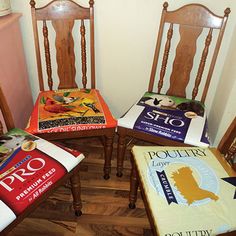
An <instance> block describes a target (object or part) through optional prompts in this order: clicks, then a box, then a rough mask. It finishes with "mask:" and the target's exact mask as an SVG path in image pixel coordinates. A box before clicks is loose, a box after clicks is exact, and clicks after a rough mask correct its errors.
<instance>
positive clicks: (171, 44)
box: [117, 2, 230, 176]
mask: <svg viewBox="0 0 236 236" xmlns="http://www.w3.org/2000/svg"><path fill="white" fill-rule="evenodd" d="M167 8H168V3H167V2H165V3H164V4H163V11H162V16H161V21H160V26H159V32H158V35H157V43H156V49H155V54H154V60H153V65H152V70H151V76H150V81H149V86H148V91H147V92H146V93H145V94H144V96H143V97H142V98H139V99H137V100H138V102H137V103H136V104H135V105H133V106H132V107H131V108H130V109H129V111H128V112H127V113H125V115H124V116H122V117H121V118H120V119H119V120H118V128H117V133H118V135H119V141H118V153H117V176H122V170H123V159H124V152H125V149H126V145H127V143H128V142H127V140H128V139H127V138H128V137H129V138H131V139H133V138H135V139H140V140H144V141H149V142H152V143H154V144H158V145H170V146H187V145H194V146H208V145H209V140H208V137H207V123H206V111H205V106H204V102H205V99H206V96H207V91H208V88H209V85H210V82H211V77H212V74H213V70H214V66H215V62H216V58H217V55H218V52H219V49H220V45H221V41H222V37H223V34H224V30H225V26H226V22H227V19H228V15H229V13H230V9H229V8H227V9H225V11H224V13H225V14H224V16H222V17H221V16H217V15H215V14H214V13H212V12H211V11H210V10H209V9H207V8H206V7H205V6H203V5H200V4H189V5H185V6H183V7H181V8H179V9H177V10H174V11H168V10H167ZM165 35H166V40H165V39H164V38H165ZM178 37H179V40H178ZM213 39H215V41H214V40H213ZM164 41H165V42H164ZM204 41H205V42H204ZM201 42H203V45H201ZM175 46H176V47H175ZM161 52H163V58H162V63H161V65H159V63H158V62H159V54H160V53H161ZM208 54H209V55H208ZM172 55H174V57H171V56H172ZM172 62H173V64H172ZM205 64H206V65H208V66H206V67H205ZM194 65H198V66H197V68H195V67H196V66H194ZM158 66H159V67H158ZM167 68H168V69H167ZM171 68H172V71H171ZM157 69H158V70H159V76H158V75H156V73H157ZM205 69H206V70H205ZM207 69H208V71H207ZM157 77H158V81H157ZM190 90H191V91H192V92H191V95H190ZM187 98H189V99H187ZM198 100H200V101H198Z"/></svg>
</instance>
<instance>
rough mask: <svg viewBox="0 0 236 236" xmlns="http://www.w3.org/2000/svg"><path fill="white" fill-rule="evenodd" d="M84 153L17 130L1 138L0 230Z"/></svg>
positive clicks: (73, 165)
mask: <svg viewBox="0 0 236 236" xmlns="http://www.w3.org/2000/svg"><path fill="white" fill-rule="evenodd" d="M83 158H84V155H83V154H81V153H80V152H78V151H75V150H71V149H68V148H63V149H62V148H60V147H59V146H56V145H54V144H52V143H50V142H47V141H46V140H43V139H41V138H38V137H36V136H34V135H31V134H29V133H27V132H25V131H22V130H20V129H13V130H11V131H10V132H8V133H7V134H5V135H2V136H1V137H0V232H1V231H2V230H3V229H4V228H6V227H7V226H8V225H9V224H10V223H11V222H13V221H14V220H15V219H16V217H17V216H19V215H20V214H21V213H22V212H23V211H24V210H25V209H26V208H27V207H28V206H30V204H31V203H33V202H34V201H35V200H36V199H37V198H38V197H39V196H41V195H42V194H44V193H45V192H46V191H48V190H49V189H50V188H51V187H52V186H53V185H54V184H55V183H56V182H57V181H58V180H59V179H60V178H61V177H63V176H64V175H65V174H66V173H67V172H69V171H71V170H72V169H73V168H74V167H75V166H77V165H78V164H79V163H80V162H81V160H83Z"/></svg>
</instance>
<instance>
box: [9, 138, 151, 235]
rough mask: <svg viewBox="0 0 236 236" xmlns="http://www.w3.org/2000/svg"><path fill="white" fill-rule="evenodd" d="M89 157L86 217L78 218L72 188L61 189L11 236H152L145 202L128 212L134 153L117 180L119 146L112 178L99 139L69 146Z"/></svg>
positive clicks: (84, 175)
mask: <svg viewBox="0 0 236 236" xmlns="http://www.w3.org/2000/svg"><path fill="white" fill-rule="evenodd" d="M67 146H70V147H74V148H76V149H78V150H80V151H81V152H83V153H84V154H85V155H86V159H85V160H84V161H83V162H82V163H81V171H80V177H81V185H82V196H81V197H82V202H83V208H82V212H83V215H82V216H80V217H78V218H76V217H75V216H74V212H73V210H72V206H71V203H72V196H71V194H70V189H69V187H68V186H66V185H65V186H62V187H60V188H59V189H58V190H57V191H56V192H55V193H54V194H53V195H51V196H50V198H49V199H48V200H47V201H46V202H43V203H42V204H41V205H40V206H39V207H38V208H37V210H36V211H35V212H34V213H32V214H31V215H30V216H29V217H28V218H26V219H25V220H24V221H23V222H21V223H20V224H19V225H18V226H17V227H16V228H14V230H13V231H12V232H11V233H10V234H9V235H14V236H15V235H16V236H18V235H24V236H27V235H33V236H36V235H56V236H61V235H66V236H70V235H81V236H82V235H86V236H89V235H99V236H108V235H112V236H118V235H127V236H128V235H146V236H149V235H150V236H152V232H151V230H150V225H149V222H148V219H147V216H146V212H145V209H144V205H143V202H142V199H141V197H140V195H139V198H138V201H137V204H136V206H137V207H136V209H134V210H131V209H129V208H128V194H129V175H130V161H129V156H130V152H129V151H128V152H127V154H126V160H125V166H126V168H125V170H124V175H123V177H122V178H118V177H116V169H115V167H116V159H115V157H116V143H114V149H113V160H112V174H111V178H110V179H109V180H104V179H103V177H102V176H103V163H104V162H103V147H102V145H101V141H100V140H99V139H96V138H94V139H92V140H91V139H86V138H85V139H82V140H81V139H80V141H79V142H78V140H71V141H70V142H67Z"/></svg>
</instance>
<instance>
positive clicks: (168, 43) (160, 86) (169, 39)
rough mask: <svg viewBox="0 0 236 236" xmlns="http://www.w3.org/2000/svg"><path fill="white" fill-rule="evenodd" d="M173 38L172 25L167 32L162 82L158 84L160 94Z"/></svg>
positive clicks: (161, 73) (161, 74)
mask: <svg viewBox="0 0 236 236" xmlns="http://www.w3.org/2000/svg"><path fill="white" fill-rule="evenodd" d="M172 36H173V24H170V27H169V29H168V32H167V40H166V44H165V50H164V55H163V60H162V65H161V71H160V80H159V82H158V93H160V92H161V89H162V86H163V80H164V76H165V73H166V65H167V61H168V57H169V51H170V46H171V39H172Z"/></svg>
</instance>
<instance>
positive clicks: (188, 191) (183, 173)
mask: <svg viewBox="0 0 236 236" xmlns="http://www.w3.org/2000/svg"><path fill="white" fill-rule="evenodd" d="M171 177H172V178H173V180H174V182H175V186H176V187H177V189H178V190H179V192H180V193H181V194H182V196H183V197H184V198H185V199H186V200H187V203H188V204H189V205H190V204H192V203H193V202H194V201H198V200H202V199H205V198H210V199H212V200H215V201H216V200H218V199H219V197H218V196H217V195H215V194H214V193H213V192H210V191H208V190H205V189H202V188H200V187H199V185H198V183H197V181H196V180H195V178H194V176H193V174H192V170H191V169H190V168H189V167H182V168H180V169H178V170H177V171H175V172H173V173H172V176H171Z"/></svg>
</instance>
